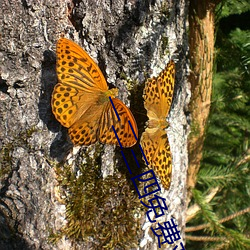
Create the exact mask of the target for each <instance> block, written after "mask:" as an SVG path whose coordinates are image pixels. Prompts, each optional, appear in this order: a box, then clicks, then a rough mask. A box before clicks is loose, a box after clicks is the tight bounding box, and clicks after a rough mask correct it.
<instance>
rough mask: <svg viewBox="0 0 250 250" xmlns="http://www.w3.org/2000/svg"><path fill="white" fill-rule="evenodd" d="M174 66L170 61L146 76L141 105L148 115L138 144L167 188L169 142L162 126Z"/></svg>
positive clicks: (169, 179)
mask: <svg viewBox="0 0 250 250" xmlns="http://www.w3.org/2000/svg"><path fill="white" fill-rule="evenodd" d="M174 78H175V65H174V62H173V61H170V62H169V63H168V64H167V66H166V68H165V69H164V70H163V71H162V72H161V73H160V74H159V76H158V77H153V78H150V79H148V80H147V81H146V83H145V88H144V91H143V98H144V107H145V109H146V110H147V116H148V118H149V121H148V126H147V128H146V130H145V132H143V133H142V136H141V141H140V144H141V146H142V149H143V152H144V154H145V156H146V159H147V161H148V163H149V166H150V167H152V168H153V169H154V170H155V172H156V173H157V174H158V175H159V176H160V179H161V183H162V185H163V187H164V188H165V189H169V187H170V183H171V173H172V158H171V152H170V145H169V142H168V137H167V134H166V132H165V128H167V127H168V122H167V121H166V117H167V115H168V112H169V109H170V106H171V102H172V97H173V92H174Z"/></svg>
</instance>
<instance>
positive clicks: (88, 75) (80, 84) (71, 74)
mask: <svg viewBox="0 0 250 250" xmlns="http://www.w3.org/2000/svg"><path fill="white" fill-rule="evenodd" d="M56 54H57V75H58V79H59V81H60V82H63V83H64V84H65V85H69V86H71V87H75V88H79V89H82V90H83V91H85V92H92V91H94V90H95V89H99V90H100V89H101V90H104V91H106V90H108V86H107V83H106V80H105V78H104V76H103V74H102V72H101V70H100V69H99V67H98V66H97V65H96V63H95V62H94V61H93V60H92V59H91V58H90V56H89V55H88V54H87V52H86V51H84V50H83V49H82V48H81V47H80V46H78V45H77V44H76V43H74V42H72V41H70V40H68V39H66V38H60V39H59V41H58V42H57V47H56Z"/></svg>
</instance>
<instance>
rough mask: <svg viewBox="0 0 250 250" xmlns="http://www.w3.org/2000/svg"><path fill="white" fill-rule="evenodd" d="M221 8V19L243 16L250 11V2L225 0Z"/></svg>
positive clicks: (246, 0) (245, 0)
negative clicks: (235, 15) (242, 14)
mask: <svg viewBox="0 0 250 250" xmlns="http://www.w3.org/2000/svg"><path fill="white" fill-rule="evenodd" d="M220 7H221V8H222V11H221V14H220V16H221V17H226V16H230V15H233V14H241V13H243V12H246V11H248V10H250V4H249V0H237V1H236V0H223V1H222V3H221V6H220Z"/></svg>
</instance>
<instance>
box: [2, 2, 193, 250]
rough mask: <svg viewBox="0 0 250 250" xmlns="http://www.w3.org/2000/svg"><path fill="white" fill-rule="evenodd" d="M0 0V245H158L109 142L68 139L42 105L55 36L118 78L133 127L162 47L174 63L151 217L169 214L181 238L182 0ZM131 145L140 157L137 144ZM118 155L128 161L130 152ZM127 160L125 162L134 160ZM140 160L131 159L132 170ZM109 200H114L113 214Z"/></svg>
mask: <svg viewBox="0 0 250 250" xmlns="http://www.w3.org/2000/svg"><path fill="white" fill-rule="evenodd" d="M0 4H1V6H0V28H1V33H0V39H1V44H0V58H1V65H0V102H1V109H0V118H1V120H0V147H1V148H0V149H1V155H0V165H1V166H0V180H1V186H0V191H1V192H0V195H1V203H0V212H1V214H0V216H1V220H0V229H1V230H0V249H5V250H6V249H103V247H105V246H106V247H108V249H112V248H113V249H132V248H135V247H139V246H140V247H141V249H157V247H158V241H157V238H155V237H153V235H152V232H150V231H151V230H150V226H151V225H149V224H148V223H145V220H146V211H145V210H143V208H144V207H143V205H142V204H141V203H140V202H139V198H138V196H137V195H136V192H135V190H134V187H133V185H132V181H131V180H130V178H131V177H132V176H129V175H128V171H127V170H126V168H124V165H125V163H124V162H123V160H122V158H121V152H120V150H119V149H117V150H114V147H112V146H106V145H104V146H103V145H100V144H99V143H97V144H96V145H93V146H90V147H87V148H86V147H81V148H79V147H78V148H76V147H74V148H73V147H72V144H71V143H70V142H69V141H68V137H67V131H66V129H64V128H62V127H61V126H60V125H59V123H58V122H57V121H56V120H55V117H54V116H53V114H52V112H51V105H50V103H51V93H52V90H53V87H54V86H55V84H56V83H57V76H56V68H55V60H56V55H55V45H56V42H57V40H58V39H59V38H60V36H61V35H65V37H68V38H70V39H72V40H74V41H75V42H76V43H78V44H80V45H81V46H82V47H84V49H85V50H86V51H87V52H88V53H89V54H90V56H91V57H92V58H94V59H95V60H96V61H98V65H99V66H100V68H101V70H102V72H103V73H104V76H105V77H106V79H107V82H108V83H109V84H110V87H112V85H113V86H116V87H118V88H119V97H120V98H121V99H122V100H123V101H124V102H125V103H126V104H128V103H129V101H128V100H129V99H130V100H131V105H130V106H131V110H132V112H133V113H134V116H135V118H136V120H137V124H138V127H139V132H140V134H141V132H142V131H143V129H144V128H143V127H144V126H145V124H144V122H145V120H146V112H145V111H143V113H144V114H143V115H141V114H140V112H141V110H143V108H142V107H143V99H142V90H143V87H144V82H145V79H146V78H147V77H148V76H152V75H156V74H158V73H159V72H160V71H161V70H162V69H163V68H164V67H165V65H166V64H167V62H168V60H169V59H170V58H172V59H174V61H175V62H176V71H177V72H176V85H175V92H174V99H173V104H172V110H171V112H170V116H169V122H170V127H169V129H168V131H167V132H168V137H169V141H170V146H171V151H172V156H173V173H172V184H171V187H170V190H169V191H164V192H163V193H161V194H158V195H159V196H161V197H164V198H166V203H167V205H168V214H167V215H166V216H165V217H164V218H163V219H162V218H161V221H168V220H170V219H171V217H174V218H175V219H176V224H177V225H178V230H180V231H181V237H182V238H181V241H178V242H177V244H178V245H180V242H184V241H185V238H184V228H185V211H186V206H185V201H186V186H185V183H186V170H187V150H186V148H187V131H188V125H187V121H186V116H185V114H184V109H185V108H186V107H187V105H188V100H189V95H188V93H190V90H189V89H188V88H189V85H188V84H187V72H188V67H187V51H188V44H187V43H188V42H187V35H186V34H187V31H186V27H185V24H186V21H187V20H186V17H187V3H186V1H184V0H178V1H173V0H171V1H160V0H156V1H143V0H139V1H134V0H129V1H122V0H119V1H106V0H104V1H91V0H87V1H59V0H56V1H48V0H41V1H31V0H22V1H21V0H19V1H14V0H8V1H7V0H1V2H0ZM129 96H130V97H129ZM128 97H129V98H128ZM136 148H137V149H136ZM135 152H137V155H136V156H137V159H138V160H139V161H140V159H141V157H142V156H141V154H140V153H139V152H140V151H139V150H138V144H137V145H136V146H135ZM125 154H126V157H127V159H128V161H129V162H132V161H133V159H132V154H131V151H130V150H127V151H125ZM131 159H132V161H131ZM140 162H141V163H142V161H140ZM85 167H86V168H85ZM125 167H126V166H125ZM130 167H131V169H133V171H135V170H134V169H136V168H137V166H136V164H135V163H131V165H130ZM99 170H100V171H101V172H100V171H99ZM83 171H86V172H84V173H85V174H82V173H83ZM145 171H146V168H145V166H143V165H142V164H141V167H140V172H145ZM96 173H97V176H98V177H95V179H94V180H93V176H92V175H94V174H96ZM100 173H101V174H100ZM103 177H106V178H104V179H103ZM84 178H85V179H84ZM80 180H84V181H83V182H81V183H80ZM88 185H89V186H88ZM98 185H99V186H98ZM109 185H110V186H109ZM95 186H97V187H98V189H95ZM84 188H86V190H85V189H84ZM92 189H93V190H95V191H93V192H92V193H91V194H90V196H91V197H89V198H87V197H86V196H87V194H88V192H89V190H92ZM104 191H105V192H106V193H104ZM109 191H110V194H109ZM77 195H79V197H78V196H77ZM107 197H108V198H107ZM124 197H125V198H124ZM93 204H94V206H92V205H93ZM118 204H119V208H122V210H121V211H120V210H119V211H116V216H117V217H116V218H115V216H113V214H114V211H115V210H116V206H118ZM79 205H82V206H80V208H79ZM77 206H78V207H77ZM85 207H91V208H92V209H93V211H94V212H93V211H92V210H91V209H90V210H84V208H85ZM96 207H97V208H96ZM94 209H97V210H96V211H97V212H95V210H94ZM111 210H112V213H111ZM135 211H136V212H135ZM109 213H110V216H109ZM126 214H127V217H128V218H127V217H125V215H126ZM88 215H89V217H88V218H87V217H84V216H88ZM90 215H91V216H90ZM111 215H112V216H111ZM135 215H136V216H137V217H136V216H135ZM107 216H109V217H107ZM119 216H120V217H119ZM79 217H80V219H79ZM135 217H136V218H135ZM86 218H87V219H86ZM107 218H108V219H107ZM105 220H107V222H106V223H105ZM119 220H120V221H119ZM126 221H128V222H127V223H126ZM69 222H70V223H69ZM118 222H120V223H118ZM67 223H68V224H67ZM122 223H123V225H121V224H122ZM136 223H138V226H136ZM97 225H101V227H99V226H97ZM121 227H122V228H121ZM130 228H131V229H130ZM74 230H75V231H74ZM77 230H79V231H77ZM108 230H110V232H109V231H108ZM122 230H123V231H122ZM121 232H122V233H121ZM104 236H105V237H106V238H105V237H104ZM104 238H105V239H104ZM151 239H152V241H151ZM162 247H163V248H164V247H165V248H166V249H172V248H173V245H168V244H164V245H163V246H162Z"/></svg>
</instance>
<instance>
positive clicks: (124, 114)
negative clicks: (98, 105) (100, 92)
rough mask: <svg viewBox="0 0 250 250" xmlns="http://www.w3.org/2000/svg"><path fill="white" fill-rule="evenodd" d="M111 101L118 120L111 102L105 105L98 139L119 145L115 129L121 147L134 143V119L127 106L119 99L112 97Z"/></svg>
mask: <svg viewBox="0 0 250 250" xmlns="http://www.w3.org/2000/svg"><path fill="white" fill-rule="evenodd" d="M112 101H113V104H114V107H115V110H116V111H117V114H118V116H119V118H120V121H119V120H118V117H117V115H116V112H115V110H114V108H113V106H112V104H111V103H109V104H108V105H107V106H106V112H104V113H103V115H102V118H101V123H100V131H99V138H100V141H101V142H102V143H106V144H116V145H118V146H120V145H119V142H118V140H117V138H116V135H115V132H114V130H115V131H116V134H117V136H118V138H119V141H120V143H121V145H122V147H125V148H126V147H131V146H133V145H134V144H135V143H136V141H137V137H138V130H137V125H136V122H135V119H134V117H133V115H132V113H131V111H130V110H129V108H127V107H126V106H125V105H124V104H123V103H122V102H121V101H120V100H119V99H117V98H113V99H112ZM129 121H130V123H131V125H132V127H133V130H134V132H135V135H136V138H135V136H134V133H133V131H132V129H131V127H130V125H129Z"/></svg>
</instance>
